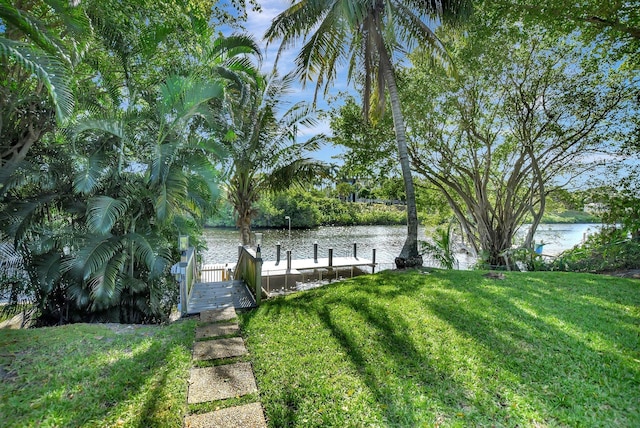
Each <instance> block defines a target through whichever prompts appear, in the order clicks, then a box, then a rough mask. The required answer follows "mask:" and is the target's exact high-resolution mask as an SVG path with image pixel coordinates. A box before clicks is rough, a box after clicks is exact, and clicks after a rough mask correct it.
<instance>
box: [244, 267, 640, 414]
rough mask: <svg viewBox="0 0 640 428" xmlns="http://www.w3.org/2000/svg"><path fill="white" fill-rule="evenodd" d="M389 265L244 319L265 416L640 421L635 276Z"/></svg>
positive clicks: (639, 287)
mask: <svg viewBox="0 0 640 428" xmlns="http://www.w3.org/2000/svg"><path fill="white" fill-rule="evenodd" d="M505 277H506V278H505V279H504V280H497V279H490V278H485V277H483V272H456V271H435V272H432V273H431V274H423V273H419V272H410V273H401V272H383V273H382V274H378V275H374V276H363V277H359V278H355V279H353V280H349V281H345V282H342V283H337V284H334V285H330V286H327V287H324V288H321V289H316V290H312V291H309V292H305V293H300V294H297V295H291V296H288V297H286V298H278V299H275V300H272V301H268V302H266V303H264V304H263V305H262V306H261V307H260V308H259V309H258V310H256V311H253V312H250V313H247V314H245V315H243V316H242V317H241V323H242V328H243V336H245V339H246V341H247V345H248V347H249V350H250V352H251V354H252V355H251V358H252V361H253V364H254V370H255V372H256V377H257V381H258V386H259V389H260V399H261V400H262V403H263V405H264V407H265V411H266V414H267V417H268V419H269V424H270V426H272V427H283V426H299V427H310V426H318V427H320V426H322V427H325V426H334V427H344V426H353V427H360V426H397V427H420V426H425V427H432V426H589V427H591V426H612V427H613V426H616V427H619V426H626V427H631V426H640V282H638V281H634V280H627V279H618V278H613V277H604V276H595V275H587V274H584V275H583V274H569V273H549V272H542V273H505Z"/></svg>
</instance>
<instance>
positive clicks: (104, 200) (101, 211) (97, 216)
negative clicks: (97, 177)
mask: <svg viewBox="0 0 640 428" xmlns="http://www.w3.org/2000/svg"><path fill="white" fill-rule="evenodd" d="M127 208H128V206H127V204H126V203H125V202H123V201H119V200H117V199H114V198H112V197H110V196H96V197H93V198H91V199H89V201H88V204H87V226H88V227H89V230H90V231H91V232H93V233H99V234H103V235H104V234H107V233H109V232H110V231H111V229H112V228H113V226H114V225H115V224H116V222H117V221H118V220H119V219H120V218H121V217H123V216H124V215H125V213H126V212H127Z"/></svg>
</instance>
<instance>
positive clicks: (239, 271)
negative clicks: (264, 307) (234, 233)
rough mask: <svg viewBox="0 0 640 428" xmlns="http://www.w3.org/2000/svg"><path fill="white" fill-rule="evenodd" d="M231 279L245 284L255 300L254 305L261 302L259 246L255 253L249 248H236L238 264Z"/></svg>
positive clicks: (260, 256)
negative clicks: (239, 280)
mask: <svg viewBox="0 0 640 428" xmlns="http://www.w3.org/2000/svg"><path fill="white" fill-rule="evenodd" d="M233 277H234V278H236V279H242V280H244V282H246V283H247V285H248V286H249V290H250V291H251V293H253V295H254V297H255V299H256V305H260V301H261V300H262V255H261V253H260V247H259V246H258V248H257V249H256V250H255V251H254V250H253V249H251V248H249V247H242V246H239V247H238V263H237V264H236V270H235V272H234V273H233Z"/></svg>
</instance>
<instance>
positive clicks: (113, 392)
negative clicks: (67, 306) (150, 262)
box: [0, 321, 195, 428]
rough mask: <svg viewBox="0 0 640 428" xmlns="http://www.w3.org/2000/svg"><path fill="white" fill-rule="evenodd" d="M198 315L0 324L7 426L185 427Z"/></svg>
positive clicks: (1, 405) (2, 408) (1, 416)
mask: <svg viewBox="0 0 640 428" xmlns="http://www.w3.org/2000/svg"><path fill="white" fill-rule="evenodd" d="M194 329H195V321H180V322H177V323H174V324H172V325H170V326H136V327H128V326H119V325H114V326H112V328H109V327H107V326H104V325H89V324H75V325H67V326H63V327H55V328H41V329H30V330H0V381H1V382H0V421H1V422H0V425H1V426H2V427H3V428H4V427H34V426H41V427H80V426H83V427H119V426H122V427H176V428H178V427H180V426H181V425H182V418H183V417H184V415H185V413H186V411H187V380H188V378H189V367H190V366H191V349H192V345H193V340H194V331H195V330H194Z"/></svg>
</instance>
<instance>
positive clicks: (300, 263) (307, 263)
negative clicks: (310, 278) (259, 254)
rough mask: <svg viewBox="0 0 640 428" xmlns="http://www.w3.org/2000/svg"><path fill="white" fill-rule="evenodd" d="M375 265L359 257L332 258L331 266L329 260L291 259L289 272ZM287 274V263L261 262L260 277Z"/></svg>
mask: <svg viewBox="0 0 640 428" xmlns="http://www.w3.org/2000/svg"><path fill="white" fill-rule="evenodd" d="M374 265H375V264H374V263H373V262H372V261H371V260H368V259H364V258H361V257H333V260H332V263H331V265H329V258H328V257H324V258H320V257H319V258H318V259H317V260H314V259H292V260H291V270H292V271H302V270H312V269H343V268H349V267H364V266H374ZM286 272H287V261H286V260H280V262H279V263H276V262H275V261H272V260H267V261H263V262H262V276H265V275H266V276H272V275H283V274H284V273H286Z"/></svg>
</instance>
